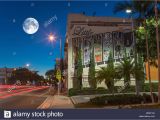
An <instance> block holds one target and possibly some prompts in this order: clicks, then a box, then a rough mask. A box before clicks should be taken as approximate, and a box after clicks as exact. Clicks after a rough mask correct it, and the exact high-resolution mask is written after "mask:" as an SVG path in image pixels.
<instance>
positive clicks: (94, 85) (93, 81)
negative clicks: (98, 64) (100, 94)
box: [88, 49, 97, 89]
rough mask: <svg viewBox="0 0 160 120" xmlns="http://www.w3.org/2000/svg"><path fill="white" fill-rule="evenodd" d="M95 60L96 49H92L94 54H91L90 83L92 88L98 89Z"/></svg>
mask: <svg viewBox="0 0 160 120" xmlns="http://www.w3.org/2000/svg"><path fill="white" fill-rule="evenodd" d="M95 73H96V72H95V59H94V49H92V53H91V54H90V65H89V72H88V82H89V84H90V87H91V88H94V89H95V88H97V82H96V79H95Z"/></svg>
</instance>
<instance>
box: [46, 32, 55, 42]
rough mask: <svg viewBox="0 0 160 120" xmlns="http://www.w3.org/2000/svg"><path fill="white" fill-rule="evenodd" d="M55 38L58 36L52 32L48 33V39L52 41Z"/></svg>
mask: <svg viewBox="0 0 160 120" xmlns="http://www.w3.org/2000/svg"><path fill="white" fill-rule="evenodd" d="M55 39H56V37H55V35H53V34H52V33H50V34H49V35H48V40H49V41H50V42H53V41H55Z"/></svg>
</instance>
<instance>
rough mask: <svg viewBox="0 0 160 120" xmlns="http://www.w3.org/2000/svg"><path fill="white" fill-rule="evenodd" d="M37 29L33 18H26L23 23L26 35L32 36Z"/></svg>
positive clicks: (37, 24)
mask: <svg viewBox="0 0 160 120" xmlns="http://www.w3.org/2000/svg"><path fill="white" fill-rule="evenodd" d="M38 28H39V23H38V21H37V20H36V19H34V18H27V19H25V21H24V23H23V30H24V31H25V32H26V33H27V34H34V33H36V32H37V31H38Z"/></svg>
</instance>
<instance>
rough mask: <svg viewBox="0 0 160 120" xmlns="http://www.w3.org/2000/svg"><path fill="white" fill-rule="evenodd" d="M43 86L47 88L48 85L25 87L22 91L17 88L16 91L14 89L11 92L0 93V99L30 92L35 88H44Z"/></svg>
mask: <svg viewBox="0 0 160 120" xmlns="http://www.w3.org/2000/svg"><path fill="white" fill-rule="evenodd" d="M45 88H48V86H40V87H34V88H27V89H25V90H23V91H22V90H18V91H17V92H15V91H14V92H12V93H11V94H5V95H2V96H0V99H4V98H8V97H12V96H15V95H19V94H22V93H27V92H32V91H36V90H40V89H45ZM8 93H9V92H8Z"/></svg>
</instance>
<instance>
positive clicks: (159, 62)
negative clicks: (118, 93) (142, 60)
mask: <svg viewBox="0 0 160 120" xmlns="http://www.w3.org/2000/svg"><path fill="white" fill-rule="evenodd" d="M155 19H156V41H157V56H158V57H157V58H158V81H159V83H158V84H159V85H158V102H159V103H160V54H159V50H160V48H159V34H158V33H159V31H158V10H157V0H155Z"/></svg>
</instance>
